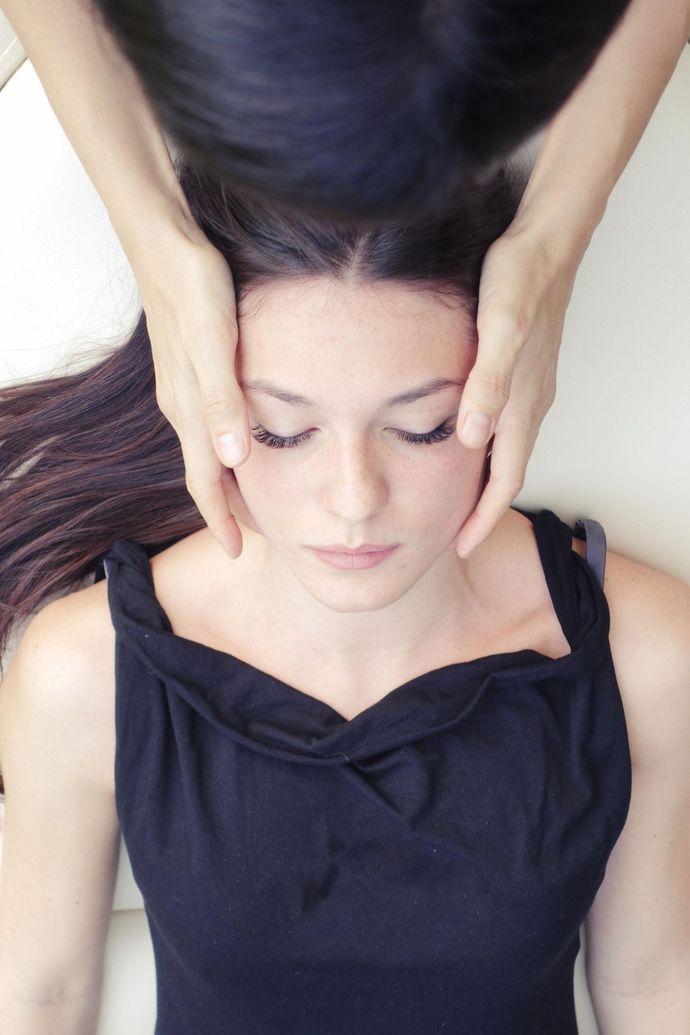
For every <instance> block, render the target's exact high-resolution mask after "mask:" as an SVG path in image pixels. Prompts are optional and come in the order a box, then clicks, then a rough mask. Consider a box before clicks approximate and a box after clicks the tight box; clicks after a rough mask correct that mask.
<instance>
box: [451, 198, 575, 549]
mask: <svg viewBox="0 0 690 1035" xmlns="http://www.w3.org/2000/svg"><path fill="white" fill-rule="evenodd" d="M554 234H555V232H554V231H549V232H548V233H545V232H543V231H542V230H537V229H536V228H534V227H532V226H530V225H525V224H524V223H522V224H520V223H519V216H518V217H516V220H515V221H514V222H513V223H512V224H511V226H509V227H508V229H507V230H506V232H505V233H504V234H503V235H502V237H499V238H498V240H497V241H495V242H494V243H493V245H492V246H491V247H490V249H489V251H488V252H487V254H486V258H485V259H484V264H483V267H482V276H481V282H480V286H479V311H478V315H477V328H478V333H479V346H478V353H477V360H476V362H475V365H474V367H473V368H472V370H471V372H470V376H469V378H468V380H467V384H466V385H465V387H464V389H463V393H462V400H461V403H460V410H459V415H458V425H457V428H458V435H459V436H460V438H461V441H462V442H463V443H464V444H465V445H466V446H471V447H477V448H479V447H482V448H484V447H485V446H486V444H487V443H488V441H489V439H490V438H491V436H492V434H493V436H494V440H493V445H492V452H491V468H490V477H489V480H488V482H487V484H486V486H485V487H484V490H483V492H482V495H481V497H480V499H479V501H478V502H477V506H476V507H475V510H474V511H473V513H472V514H471V515H470V517H469V518H468V519H467V521H466V522H465V524H464V525H463V527H462V530H461V532H460V535H459V537H458V540H457V547H456V548H457V552H458V554H459V556H461V557H467V556H468V555H469V554H470V553H471V552H472V550H474V548H475V547H477V546H479V544H480V543H481V542H483V541H484V540H485V539H486V538H488V536H489V535H490V534H491V533H492V532H493V530H494V529H495V528H496V525H497V524H498V522H499V521H500V519H501V517H502V516H503V515H504V514H505V512H506V510H507V509H508V507H509V506H510V505H511V503H512V502H513V500H514V499H515V497H516V496H517V494H518V493H519V492H520V489H521V488H522V485H523V481H524V477H525V469H526V467H527V462H528V460H529V458H530V455H531V453H532V449H533V447H534V442H535V440H536V437H537V433H538V431H539V427H540V425H541V422H542V420H543V419H544V417H545V415H546V413H547V411H548V410H549V408H550V407H551V404H552V403H553V400H554V397H555V392H556V367H557V364H558V352H559V349H560V345H561V336H562V332H563V323H564V319H565V312H566V309H567V306H568V302H569V301H570V296H571V293H572V288H573V283H574V280H575V274H576V272H577V267H578V263H577V262H576V261H574V259H573V257H572V254H571V255H570V256H569V258H568V259H565V258H564V255H565V253H566V251H567V250H566V249H563V248H559V247H558V241H557V240H556V237H555V235H554ZM471 414H482V415H484V416H485V417H487V418H488V420H486V421H485V422H484V424H483V425H482V424H481V423H479V424H475V427H477V430H478V435H477V437H476V438H475V439H469V438H468V439H465V427H466V425H465V422H466V421H467V418H468V416H470V415H471ZM474 423H475V422H474V421H473V420H472V419H470V421H469V422H468V427H471V426H472V425H473V424H474Z"/></svg>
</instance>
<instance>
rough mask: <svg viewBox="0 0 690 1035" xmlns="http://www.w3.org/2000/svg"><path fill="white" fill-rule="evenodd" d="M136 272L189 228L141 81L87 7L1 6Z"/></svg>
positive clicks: (74, 1) (75, 2)
mask: <svg viewBox="0 0 690 1035" xmlns="http://www.w3.org/2000/svg"><path fill="white" fill-rule="evenodd" d="M0 6H1V7H2V9H3V10H4V12H5V14H6V15H7V17H8V18H9V20H10V22H11V23H12V26H13V28H14V29H15V31H16V33H17V35H18V36H19V38H20V40H21V41H22V44H23V46H24V49H25V50H26V53H27V56H28V58H29V60H30V61H31V63H32V65H33V67H34V68H35V70H36V73H37V75H38V77H39V79H40V80H41V85H42V86H43V89H44V90H45V93H46V96H47V98H48V100H49V101H50V104H51V107H52V108H53V111H54V112H55V115H56V116H57V118H58V121H59V122H60V124H61V126H62V128H63V129H64V131H65V133H66V135H67V137H68V138H69V140H70V143H71V144H72V146H73V148H74V150H75V151H76V153H77V154H78V156H79V159H80V161H81V163H82V165H83V166H84V169H85V170H86V172H87V173H88V175H89V178H90V179H91V181H92V183H93V185H94V187H95V188H96V190H97V191H98V193H99V195H100V197H101V199H102V200H103V202H104V204H105V206H106V208H107V210H108V215H109V217H110V220H111V222H112V224H113V227H114V229H115V232H116V233H117V235H118V237H119V239H120V242H121V244H122V247H123V248H124V249H125V251H126V253H127V256H128V258H129V259H130V261H132V263H133V265H134V262H135V261H136V259H137V258H138V257H139V255H140V254H141V255H142V257H143V255H144V253H145V252H146V250H147V248H148V247H150V246H151V245H152V244H153V242H154V241H155V240H156V239H157V238H158V237H159V236H160V235H162V234H165V233H166V232H167V229H168V227H171V228H172V227H173V226H174V227H177V228H183V227H184V228H185V229H187V226H188V224H191V225H192V226H193V225H194V220H193V218H192V216H191V214H190V213H189V209H188V207H187V203H186V200H185V197H184V194H183V193H182V190H181V189H180V186H179V183H178V181H177V177H176V175H175V170H174V167H173V164H172V161H171V158H170V154H169V152H168V147H167V144H166V142H165V138H164V136H163V133H162V131H161V128H160V126H159V123H158V121H157V118H156V116H155V113H154V112H153V110H152V108H151V106H150V104H149V102H148V100H147V98H146V96H145V94H144V92H143V89H142V87H141V85H140V83H139V79H138V77H137V76H136V74H135V72H134V71H133V69H132V67H131V65H130V64H129V62H128V61H127V60H126V59H125V58H124V56H123V55H122V54H121V52H120V50H119V49H118V47H117V45H116V44H115V42H114V41H113V39H112V36H111V35H110V33H109V32H108V30H107V29H106V28H105V26H104V25H103V24H102V21H101V18H100V15H99V12H98V10H97V9H96V8H95V6H93V5H92V4H90V3H89V2H88V0H60V3H54V2H51V0H0Z"/></svg>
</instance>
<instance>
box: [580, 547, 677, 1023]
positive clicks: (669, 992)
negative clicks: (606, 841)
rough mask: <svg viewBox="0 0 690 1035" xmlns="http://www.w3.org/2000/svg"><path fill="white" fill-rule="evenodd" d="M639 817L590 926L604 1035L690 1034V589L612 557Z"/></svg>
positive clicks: (617, 656) (609, 577)
mask: <svg viewBox="0 0 690 1035" xmlns="http://www.w3.org/2000/svg"><path fill="white" fill-rule="evenodd" d="M606 567H607V573H606V581H605V588H606V595H607V598H608V601H609V607H610V613H611V631H610V642H611V651H612V656H613V662H614V666H615V669H616V676H617V679H618V685H619V687H620V690H621V696H622V700H623V705H624V709H625V717H626V724H627V728H628V739H629V743H630V754H631V758H632V766H633V777H632V794H631V800H630V809H629V812H628V816H627V819H626V822H625V826H624V828H623V831H622V833H621V835H620V837H619V838H618V840H617V842H616V844H615V845H614V848H613V851H612V853H611V855H610V857H609V859H608V862H607V866H606V874H605V877H604V880H603V883H602V884H601V887H600V888H599V890H598V892H597V895H596V898H595V899H594V903H593V905H592V908H591V910H590V912H589V915H588V916H587V918H586V920H585V931H586V936H587V947H586V973H587V983H588V986H589V992H590V995H591V999H592V1005H593V1006H594V1012H595V1014H596V1018H597V1022H598V1025H599V1030H600V1033H601V1035H647V1033H651V1032H663V1033H664V1035H686V1033H687V1032H688V1031H690V821H689V820H690V761H689V759H688V743H689V742H690V586H687V585H686V584H685V583H684V582H682V581H680V580H679V579H675V578H672V577H671V576H668V575H664V574H662V573H661V572H658V571H654V570H653V569H651V568H647V567H645V566H644V565H641V564H636V563H635V562H633V561H630V560H628V559H626V558H624V557H621V556H620V555H618V554H614V553H609V554H608V560H607V565H606Z"/></svg>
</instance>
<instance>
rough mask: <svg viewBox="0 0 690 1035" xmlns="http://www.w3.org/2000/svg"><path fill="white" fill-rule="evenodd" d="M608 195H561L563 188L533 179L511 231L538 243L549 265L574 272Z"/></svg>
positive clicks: (603, 210) (573, 192)
mask: <svg viewBox="0 0 690 1035" xmlns="http://www.w3.org/2000/svg"><path fill="white" fill-rule="evenodd" d="M607 201H608V193H603V192H601V193H595V192H591V193H589V192H582V193H580V192H578V191H577V190H572V191H567V192H564V190H563V184H562V182H561V183H558V182H556V183H554V184H551V182H550V181H549V180H548V178H547V177H540V179H539V180H538V181H537V182H536V183H535V182H534V179H533V177H532V178H530V181H529V183H528V184H527V187H526V189H525V192H524V194H523V197H522V200H521V201H520V205H519V206H518V210H517V212H516V214H515V218H514V220H513V225H512V227H511V230H512V231H513V232H516V233H520V234H524V235H525V236H527V237H529V238H531V239H532V240H534V241H536V242H539V243H540V244H541V246H542V247H543V249H544V250H545V251H546V252H548V254H549V257H550V259H551V261H552V262H554V263H555V264H557V265H558V266H560V267H561V268H568V267H570V268H572V269H573V272H574V271H575V270H576V269H577V267H578V266H579V264H580V262H581V261H582V258H583V256H584V254H585V252H586V251H587V248H588V246H589V243H590V241H591V239H592V235H593V234H594V231H595V230H596V228H597V226H598V225H599V223H600V222H601V220H602V218H603V216H604V213H605V211H606V205H607Z"/></svg>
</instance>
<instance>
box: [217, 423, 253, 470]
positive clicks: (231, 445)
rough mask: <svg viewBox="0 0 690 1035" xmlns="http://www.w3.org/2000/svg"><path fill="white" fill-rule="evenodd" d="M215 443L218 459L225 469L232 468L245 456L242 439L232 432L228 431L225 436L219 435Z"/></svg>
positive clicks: (245, 450)
mask: <svg viewBox="0 0 690 1035" xmlns="http://www.w3.org/2000/svg"><path fill="white" fill-rule="evenodd" d="M217 442H218V451H219V453H220V458H221V460H222V461H223V463H224V464H225V466H226V467H234V466H235V464H239V462H240V460H244V458H245V456H246V455H247V447H246V446H245V444H244V439H243V438H242V436H241V435H238V434H237V433H236V432H234V431H230V432H228V433H227V434H226V435H219V436H218V439H217Z"/></svg>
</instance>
